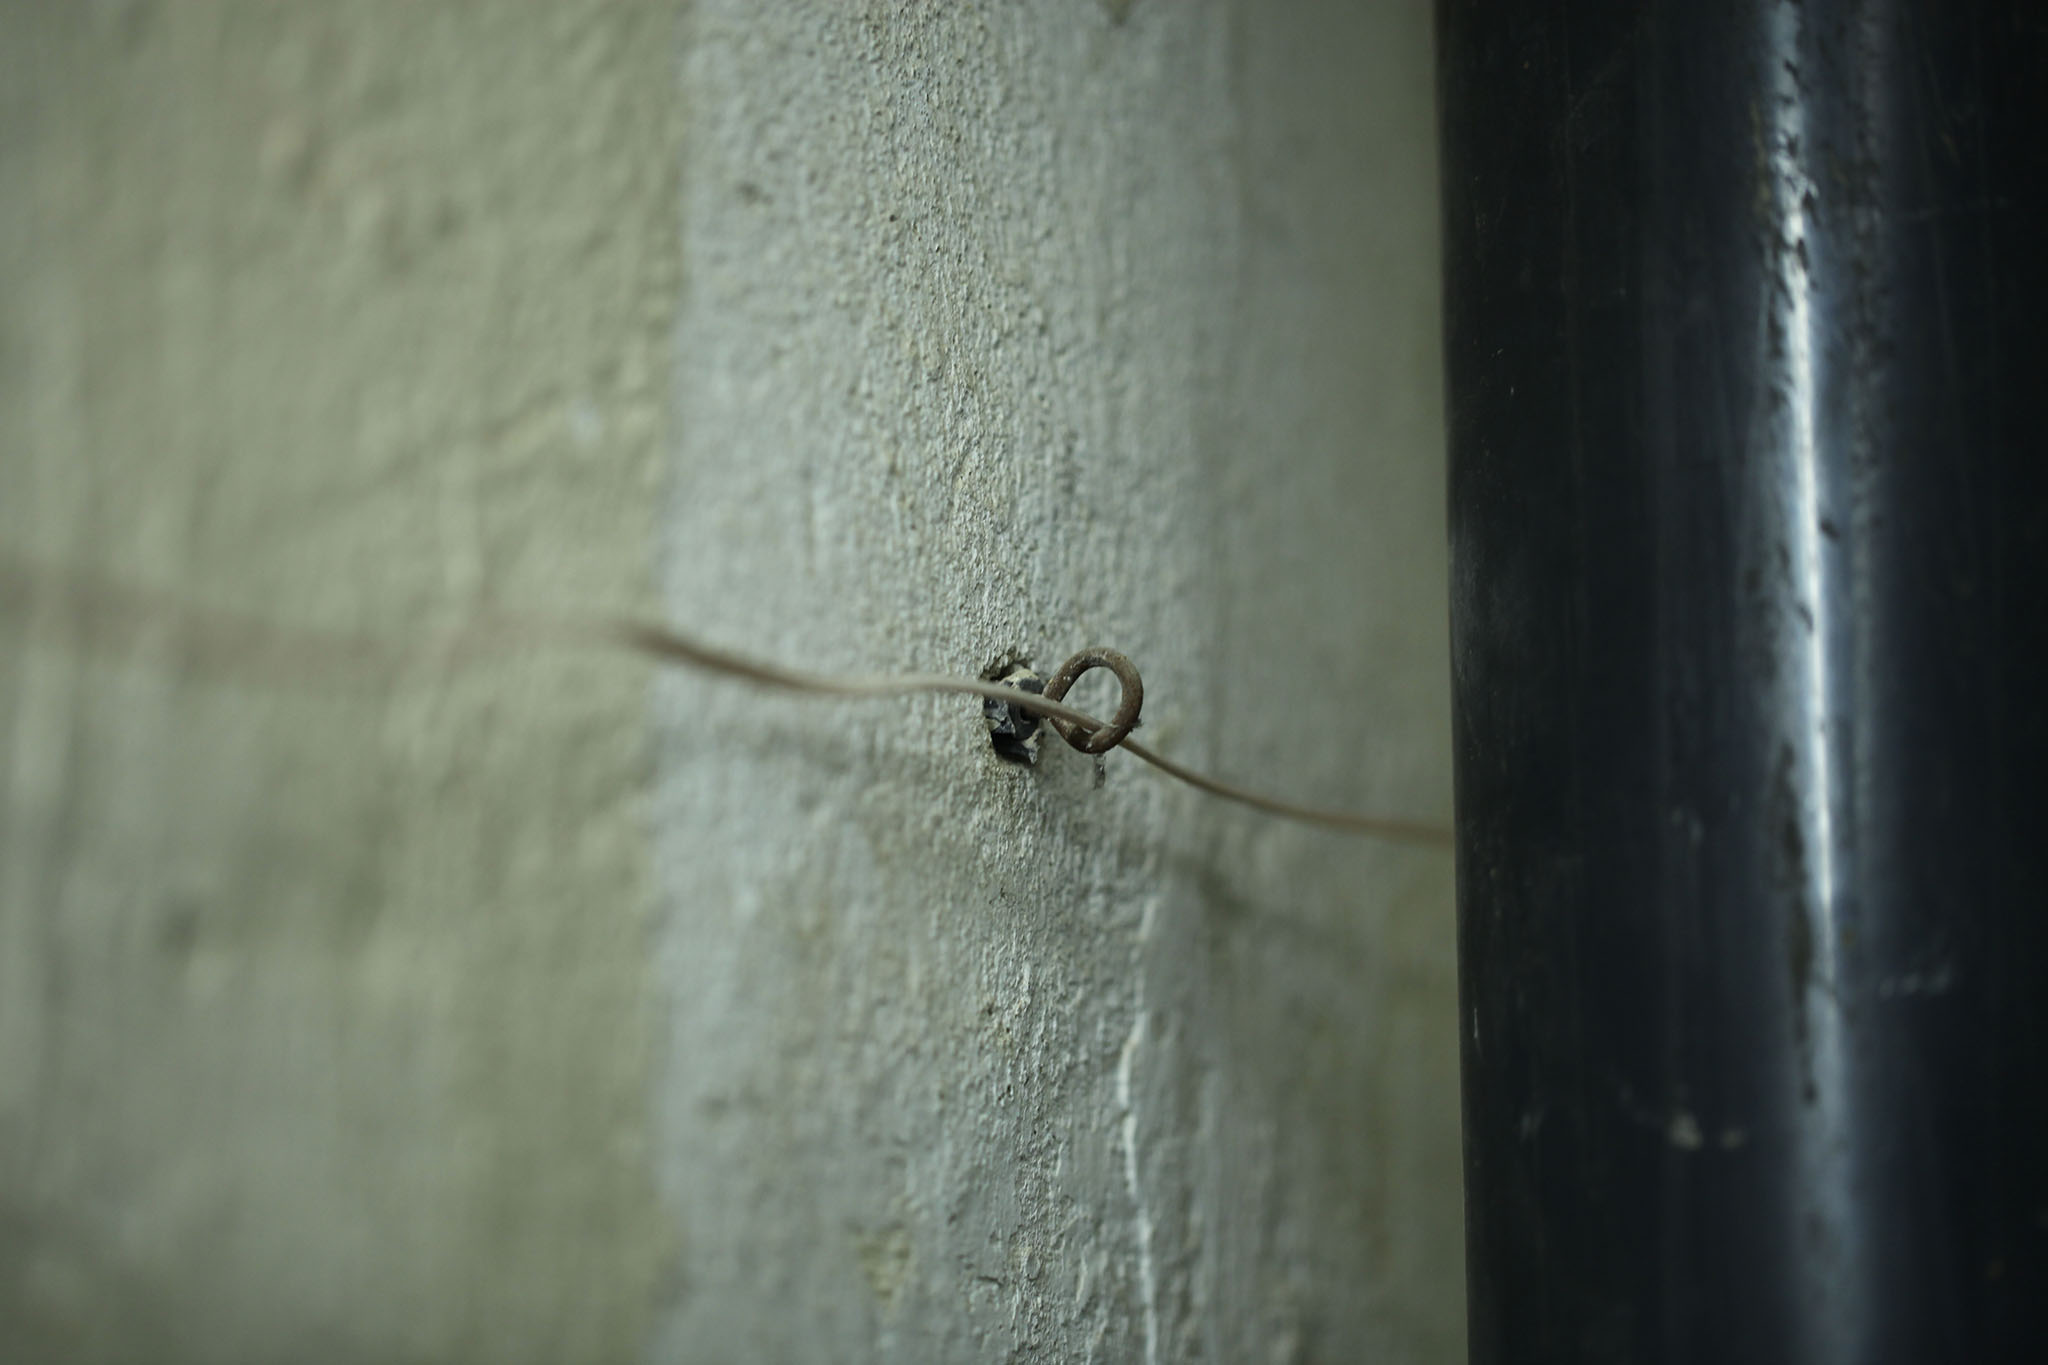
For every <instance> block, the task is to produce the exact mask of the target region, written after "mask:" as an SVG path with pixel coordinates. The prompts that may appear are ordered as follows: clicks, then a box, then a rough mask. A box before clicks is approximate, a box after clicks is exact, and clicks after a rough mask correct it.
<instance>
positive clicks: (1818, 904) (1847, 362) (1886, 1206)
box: [1438, 0, 2048, 1365]
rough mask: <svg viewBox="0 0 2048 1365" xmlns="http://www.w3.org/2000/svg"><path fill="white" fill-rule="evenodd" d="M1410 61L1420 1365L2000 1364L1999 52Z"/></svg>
mask: <svg viewBox="0 0 2048 1365" xmlns="http://www.w3.org/2000/svg"><path fill="white" fill-rule="evenodd" d="M1438 40H1439V51H1438V60H1439V83H1440V88H1439V95H1440V101H1441V126H1442V139H1443V148H1442V157H1443V207H1444V248H1445V275H1446V291H1445V300H1446V313H1445V326H1446V358H1447V365H1448V377H1447V382H1448V403H1449V415H1450V432H1451V437H1450V440H1451V472H1450V501H1451V528H1452V555H1453V589H1452V601H1453V606H1452V612H1453V650H1454V677H1455V688H1456V771H1457V799H1458V836H1459V854H1458V883H1459V954H1460V967H1459V972H1460V992H1461V1010H1462V1020H1461V1022H1462V1026H1463V1027H1462V1031H1463V1049H1464V1087H1465V1090H1464V1100H1465V1125H1466V1138H1465V1142H1466V1199H1467V1237H1468V1253H1467V1254H1468V1264H1469V1291H1470V1322H1471V1358H1472V1359H1473V1361H1475V1362H1478V1363H1479V1365H1493V1363H1494V1362H1506V1361H1514V1362H1522V1361H1574V1362H1577V1361H1734V1360H1740V1361H1779V1360H1784V1361H1912V1362H1934V1361H1971V1362H1976V1361H1990V1360H2020V1359H2026V1360H2032V1359H2036V1358H2039V1359H2048V1347H2044V1327H2048V1316H2044V1315H2048V1049H2044V1039H2048V1028H2044V1025H2048V1018H2044V1013H2048V999H2044V991H2043V986H2044V981H2043V971H2044V964H2048V871H2044V868H2043V866H2042V864H2043V862H2044V858H2043V854H2044V853H2048V806H2044V801H2043V796H2042V793H2043V784H2044V782H2048V692H2044V679H2043V673H2042V668H2041V665H2042V662H2043V631H2044V627H2048V602H2044V601H2043V600H2042V596H2041V595H2042V593H2043V591H2044V589H2048V443H2044V441H2043V439H2042V436H2041V432H2042V431H2043V430H2044V424H2048V412H2044V407H2048V404H2044V401H2043V399H2042V397H2041V395H2043V394H2048V268H2044V264H2043V262H2044V261H2048V16H2044V13H2043V7H2042V6H2040V5H2038V4H2033V3H1988V2H1981V0H1975V2H1973V0H1954V2H1952V3H1950V2H1943V3H1937V0H1923V2H1922V3H1909V2H1908V0H1869V2H1868V3H1849V2H1848V0H1804V3H1782V4H1781V3H1759V2H1758V0H1733V2H1730V0H1721V2H1720V3H1696V2H1695V0H1663V2H1662V3H1648V2H1639V3H1615V2H1613V0H1544V2H1542V3H1513V2H1512V0H1493V2H1492V3H1483V2H1482V0H1443V3H1441V4H1440V5H1439V11H1438Z"/></svg>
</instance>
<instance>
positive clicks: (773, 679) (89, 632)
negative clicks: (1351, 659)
mask: <svg viewBox="0 0 2048 1365" xmlns="http://www.w3.org/2000/svg"><path fill="white" fill-rule="evenodd" d="M53 596H54V597H55V598H56V599H57V600H58V601H59V602H60V603H61V604H62V605H63V606H64V607H65V608H66V611H65V612H64V615H66V616H67V617H69V618H70V619H72V620H73V621H74V622H80V623H83V626H82V634H83V636H84V637H85V638H84V639H83V640H82V641H80V642H81V643H92V642H93V641H94V638H95V636H98V637H100V638H102V639H103V638H104V637H105V636H106V635H107V634H109V633H115V634H118V633H120V632H122V631H127V632H131V633H133V632H139V631H141V630H143V629H145V628H149V627H159V626H163V627H168V628H169V629H170V630H171V631H172V632H173V633H174V634H175V635H176V636H178V637H179V638H180V639H182V640H184V641H186V642H187V643H188V644H190V645H191V646H192V647H193V648H194V649H195V650H196V652H197V653H199V654H200V655H202V656H209V657H210V658H211V659H212V660H213V661H215V662H225V663H226V664H228V665H229V666H231V667H233V668H235V669H236V670H237V671H247V672H249V673H252V674H256V675H259V676H266V677H273V678H279V679H287V680H290V681H293V682H302V683H303V682H320V681H329V680H333V679H335V678H337V677H338V676H341V675H345V674H348V673H350V672H351V671H354V670H361V669H370V670H375V671H379V672H381V671H386V670H388V669H390V668H393V667H395V666H396V665H397V664H398V663H399V662H401V661H402V660H403V659H404V658H405V657H406V656H407V655H410V654H412V653H414V652H415V651H417V650H418V649H419V648H420V645H421V643H422V641H412V642H406V643H404V644H401V642H399V641H397V640H394V639H393V638H391V637H389V636H377V635H362V634H348V633H343V632H337V631H321V630H309V629H301V628H295V627H283V626H277V625H274V624H272V623H270V622H268V621H264V620H261V619H259V618H256V617H250V616H243V615H238V614H235V613H229V612H222V611H213V610H208V609H206V608H201V607H196V606H193V605H191V604H189V603H186V602H182V601H179V600H177V599H175V598H172V597H169V596H166V595H164V594H160V593H155V592H151V591H149V590H147V589H143V588H138V587H134V586H131V585H129V584H125V583H120V582H116V581H114V580H112V579H108V578H102V577H99V576H97V575H92V574H86V573H80V572H73V571H51V570H45V569H41V568H38V567H35V566H32V565H30V564H28V563H26V562H25V561H23V560H21V559H19V558H17V557H15V556H13V555H11V554H9V553H7V552H6V551H4V550H0V607H5V608H6V609H7V611H8V612H9V613H12V612H15V611H19V612H21V613H22V614H24V615H27V616H29V617H31V619H33V618H34V617H35V616H36V615H37V613H36V612H35V611H34V604H35V603H36V602H37V601H38V600H47V599H48V598H50V597H53ZM110 626H111V627H112V628H113V630H112V632H109V631H108V630H107V627H110ZM429 638H431V639H432V641H433V643H434V646H435V649H434V652H436V653H438V654H439V655H440V657H441V658H442V659H443V660H444V661H446V662H447V663H449V664H451V665H460V664H467V663H471V662H475V661H477V660H479V659H482V658H489V657H495V656H501V655H503V654H504V653H505V652H507V651H508V650H517V649H523V648H531V647H532V646H533V645H535V644H537V643H554V644H559V645H579V646H585V647H597V648H609V649H624V650H626V651H628V652H631V653H634V654H639V655H642V656H645V657H648V658H652V659H655V660H658V661H660V662H663V663H671V664H682V665H684V666H686V667H689V668H694V669H696V670H698V671H699V672H704V673H713V674H719V675H722V676H725V677H729V678H737V679H739V680H741V681H744V682H750V683H754V684H756V685H758V686H762V687H774V688H780V689H783V690H785V691H791V692H802V693H808V694H810V695H813V696H837V697H901V696H909V695H915V694H920V693H952V694H956V695H966V696H975V697H981V698H983V699H984V700H991V701H999V702H1003V703H1006V704H1007V705H1009V706H1012V707H1014V708H1016V709H1018V710H1021V711H1028V712H1030V713H1031V714H1033V715H1037V716H1041V717H1043V718H1044V719H1045V720H1047V721H1048V722H1050V723H1051V725H1052V727H1053V729H1054V730H1055V731H1056V732H1057V733H1058V734H1059V736H1060V738H1061V739H1063V740H1065V741H1066V743H1067V744H1068V745H1069V746H1071V747H1072V748H1074V749H1076V750H1078V751H1080V752H1081V753H1084V754H1103V753H1107V752H1108V751H1109V750H1111V749H1118V748H1120V749H1123V750H1125V751H1127V752H1129V753H1131V754H1133V755H1134V756H1136V757H1138V758H1140V759H1143V760H1144V761H1145V762H1147V763H1149V764H1151V765H1152V766H1153V767H1155V768H1157V769H1159V770H1160V771H1161V772H1163V773H1165V774H1167V775H1168V776H1169V777H1173V778H1177V779H1179V780H1180V781H1182V782H1185V783H1187V784H1188V785H1189V786H1191V787H1194V788H1196V789H1197V790H1199V791H1203V792H1207V793H1208V794H1209V795H1211V796H1218V797H1221V798H1223V799H1224V800H1226V801H1235V802H1237V803H1238V804H1239V805H1243V806H1250V807H1251V808H1252V809H1254V810H1261V811H1264V812H1266V813H1267V814H1269V815H1277V816H1280V817H1282V818H1283V819H1288V820H1296V821H1300V822H1302V823H1305V824H1312V825H1321V826H1323V827H1324V828H1327V829H1336V830H1343V831H1345V832H1347V833H1351V834H1364V835H1369V836H1371V837H1373V838H1378V839H1388V840H1393V841H1396V842H1400V843H1409V844H1422V845H1428V846H1432V847H1449V846H1450V845H1451V843H1452V836H1451V831H1450V830H1448V829H1445V828H1443V827H1442V826H1440V825H1432V824H1426V823H1423V822H1421V821H1415V820H1401V819H1394V818H1389V817H1386V816H1378V815H1364V814H1361V813H1359V812H1356V811H1347V810H1335V809H1331V808H1328V807H1323V806H1308V805H1302V804H1300V803H1297V802H1293V801H1283V800H1280V799H1278V798H1277V797H1271V796H1265V795H1262V794H1261V793H1259V792H1255V791H1252V790H1250V789H1248V788H1245V787H1240V786H1237V785H1236V784H1234V783H1230V782H1224V781H1222V780H1221V779H1218V778H1214V777H1209V776H1207V775H1206V774H1203V773H1199V772H1196V771H1195V770H1194V769H1192V768H1188V767H1185V766H1183V765H1182V764H1179V763H1176V762H1174V761H1173V760H1172V759H1170V758H1167V757H1166V756H1165V755H1164V754H1161V753H1159V752H1157V751H1156V750H1153V749H1151V748H1148V747H1147V746H1146V745H1144V744H1141V743H1139V742H1138V741H1137V740H1135V739H1132V738H1131V737H1130V734H1131V730H1132V729H1133V728H1134V727H1136V725H1137V723H1138V712H1139V710H1140V708H1141V707H1142V706H1143V704H1144V695H1145V688H1144V682H1143V680H1142V679H1141V678H1140V677H1139V675H1138V669H1137V665H1135V664H1133V663H1132V662H1131V661H1130V659H1128V658H1127V657H1125V656H1124V655H1122V654H1120V653H1118V652H1117V651H1116V650H1113V649H1101V648H1094V649H1084V650H1082V651H1081V652H1080V653H1078V654H1075V655H1074V656H1073V657H1072V658H1070V659H1068V660H1066V662H1064V663H1062V664H1061V665H1060V666H1059V668H1058V669H1057V670H1055V671H1054V673H1053V676H1052V678H1051V679H1049V680H1048V681H1047V683H1046V688H1045V692H1044V693H1043V694H1039V693H1035V692H1027V691H1025V690H1024V689H1022V688H1018V687H1012V686H1010V685H1008V684H1005V683H998V682H990V681H987V680H984V679H980V678H962V677H955V676H953V675H951V674H944V673H895V674H874V675H851V676H849V675H840V674H825V673H811V672H806V671H804V670H801V669H793V668H786V667H783V666H782V665H780V664H774V663H768V662H765V661H763V660H759V659H753V658H749V657H747V656H746V655H744V654H736V653H734V652H732V651H730V650H726V649H720V648H718V647H717V646H715V645H710V644H706V643H704V642H703V641H701V640H697V639H694V638H693V637H691V636H689V635H686V634H683V633H682V632H681V631H678V630H675V629H673V628H671V627H668V626H663V625H655V624H652V623H649V622H646V621H636V620H631V619H623V618H618V619H605V618H592V619H588V620H579V619H574V618H569V617H562V616H541V615H520V616H500V617H494V618H484V619H482V620H478V621H475V622H472V623H471V624H469V625H466V626H463V627H460V628H458V629H456V630H453V631H448V632H442V633H439V634H437V635H434V636H432V637H429ZM1096 668H1107V669H1109V670H1110V671H1111V672H1112V673H1114V674H1115V675H1116V677H1117V680H1118V683H1119V684H1120V686H1121V688H1122V691H1121V694H1120V696H1119V697H1118V701H1117V710H1116V714H1115V716H1114V717H1113V718H1112V719H1110V720H1108V721H1103V720H1101V719H1099V718H1097V717H1095V716H1091V715H1089V714H1088V713H1087V712H1085V711H1082V710H1080V709H1078V708H1076V707H1073V706H1069V705H1068V704H1067V703H1066V701H1065V700H1064V698H1065V697H1066V694H1067V690H1068V689H1069V688H1070V687H1072V686H1073V684H1074V683H1075V682H1076V681H1077V680H1078V679H1079V678H1080V677H1081V676H1082V675H1083V674H1084V673H1087V672H1089V671H1090V670H1091V669H1096Z"/></svg>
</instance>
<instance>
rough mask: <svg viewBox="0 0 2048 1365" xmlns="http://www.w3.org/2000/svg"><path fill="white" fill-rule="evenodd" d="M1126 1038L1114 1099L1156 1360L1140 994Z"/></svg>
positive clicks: (1154, 1363) (1148, 1356)
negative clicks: (1138, 1082) (1140, 1094)
mask: <svg viewBox="0 0 2048 1365" xmlns="http://www.w3.org/2000/svg"><path fill="white" fill-rule="evenodd" d="M1133 1016H1134V1017H1133V1018H1132V1020H1131V1033H1130V1036H1129V1037H1128V1038H1126V1039H1124V1045H1123V1051H1122V1052H1121V1054H1120V1055H1119V1056H1118V1058H1117V1065H1116V1099H1117V1105H1118V1107H1119V1108H1120V1109H1121V1110H1122V1111H1123V1124H1122V1128H1123V1139H1124V1141H1123V1147H1124V1186H1125V1188H1126V1189H1128V1190H1129V1191H1130V1196H1131V1226H1132V1229H1133V1238H1134V1240H1135V1241H1136V1243H1137V1247H1138V1293H1139V1295H1140V1297H1141V1299H1142V1301H1143V1303H1144V1305H1145V1360H1146V1361H1147V1365H1158V1361H1159V1270H1158V1267H1157V1266H1155V1265H1154V1264H1153V1261H1152V1235H1153V1227H1152V1211H1151V1209H1150V1208H1148V1207H1147V1206H1146V1202H1145V1180H1144V1175H1143V1171H1142V1167H1143V1162H1142V1160H1141V1159H1140V1152H1139V1145H1138V1142H1139V1139H1138V1101H1137V1096H1136V1093H1135V1088H1134V1087H1133V1085H1132V1082H1131V1074H1132V1072H1133V1070H1134V1069H1135V1068H1136V1065H1137V1060H1138V1051H1139V1049H1140V1048H1141V1047H1142V1046H1143V1045H1144V1042H1145V1002H1144V997H1143V994H1142V993H1141V994H1140V996H1139V999H1138V1002H1137V1008H1136V1009H1135V1010H1134V1011H1133Z"/></svg>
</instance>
